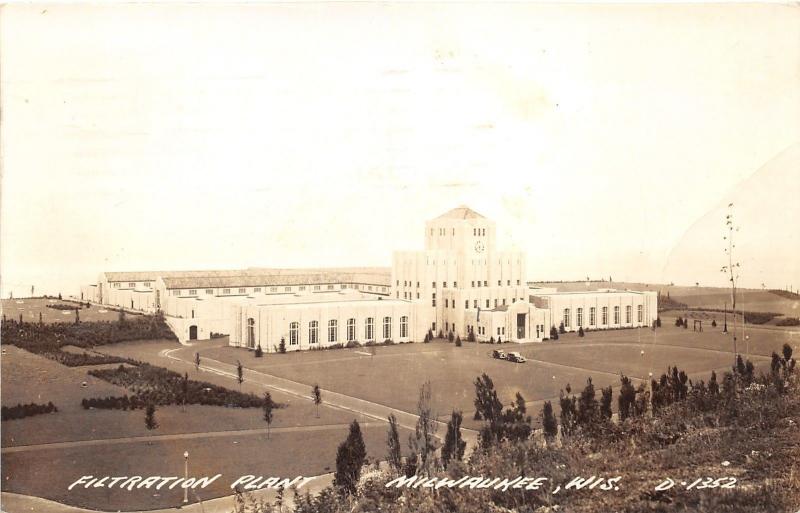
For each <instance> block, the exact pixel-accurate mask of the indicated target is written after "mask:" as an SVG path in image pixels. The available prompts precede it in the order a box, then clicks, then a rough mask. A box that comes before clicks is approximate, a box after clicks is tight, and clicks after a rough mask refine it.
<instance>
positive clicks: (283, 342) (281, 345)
mask: <svg viewBox="0 0 800 513" xmlns="http://www.w3.org/2000/svg"><path fill="white" fill-rule="evenodd" d="M278 352H279V353H285V352H286V339H285V338H283V337H281V341H280V343H279V344H278Z"/></svg>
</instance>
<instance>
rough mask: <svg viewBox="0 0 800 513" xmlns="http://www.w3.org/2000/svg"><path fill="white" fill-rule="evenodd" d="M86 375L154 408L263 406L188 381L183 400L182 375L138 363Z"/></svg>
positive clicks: (251, 397)
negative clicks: (119, 389)
mask: <svg viewBox="0 0 800 513" xmlns="http://www.w3.org/2000/svg"><path fill="white" fill-rule="evenodd" d="M89 375H90V376H94V377H96V378H100V379H102V380H104V381H108V382H109V383H112V384H114V385H118V386H121V387H125V388H126V389H128V390H130V391H131V392H133V394H134V395H135V396H137V397H138V399H140V400H142V401H144V402H150V403H153V404H158V405H168V404H183V403H184V401H185V402H186V404H203V405H209V406H231V407H237V408H260V407H261V406H262V405H263V399H262V398H260V397H258V396H256V395H254V394H245V393H242V392H237V391H234V390H229V389H227V388H225V387H221V386H218V385H213V384H211V383H207V382H205V381H194V380H188V381H187V383H186V385H185V387H186V388H185V391H186V396H185V397H184V376H181V375H180V374H178V373H177V372H172V371H171V370H168V369H165V368H163V367H156V366H153V365H150V364H147V363H142V362H137V365H136V366H135V367H125V366H122V365H120V366H119V367H117V368H115V369H93V370H90V371H89ZM278 407H282V405H279V406H278Z"/></svg>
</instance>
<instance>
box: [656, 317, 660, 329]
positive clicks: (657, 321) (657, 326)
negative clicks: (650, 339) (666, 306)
mask: <svg viewBox="0 0 800 513" xmlns="http://www.w3.org/2000/svg"><path fill="white" fill-rule="evenodd" d="M660 327H661V317H656V328H660Z"/></svg>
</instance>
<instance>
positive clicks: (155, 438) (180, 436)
mask: <svg viewBox="0 0 800 513" xmlns="http://www.w3.org/2000/svg"><path fill="white" fill-rule="evenodd" d="M382 425H383V423H378V422H366V423H364V424H362V426H364V427H373V426H382ZM348 427H349V424H323V425H318V426H293V427H282V428H272V429H271V430H270V433H297V432H300V433H303V432H309V431H326V430H329V429H336V430H338V431H339V432H341V431H346V430H347V429H348ZM266 434H267V428H259V429H234V430H228V431H211V432H200V433H175V434H171V435H151V436H129V437H122V438H102V439H99V440H75V441H70V442H53V443H49V444H35V445H16V446H13V447H3V449H2V452H3V454H7V453H15V452H29V451H42V450H47V449H65V448H70V447H85V446H92V445H115V444H127V443H136V442H159V441H164V440H191V439H197V438H219V437H226V436H236V437H240V436H251V435H259V436H266Z"/></svg>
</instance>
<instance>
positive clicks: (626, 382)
mask: <svg viewBox="0 0 800 513" xmlns="http://www.w3.org/2000/svg"><path fill="white" fill-rule="evenodd" d="M620 382H621V383H622V386H621V387H620V389H619V397H618V398H617V403H618V406H619V420H620V421H623V420H625V419H627V418H628V417H633V416H634V402H635V401H636V389H634V388H633V383H632V382H631V379H630V378H629V377H627V376H625V375H621V376H620Z"/></svg>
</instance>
